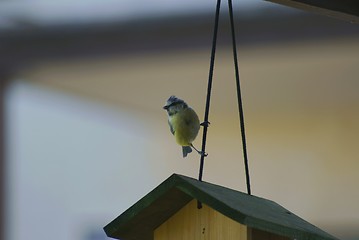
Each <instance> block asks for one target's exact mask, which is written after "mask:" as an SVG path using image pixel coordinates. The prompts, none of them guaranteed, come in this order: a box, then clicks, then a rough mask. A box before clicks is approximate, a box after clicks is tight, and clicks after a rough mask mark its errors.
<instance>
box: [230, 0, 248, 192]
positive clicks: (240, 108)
mask: <svg viewBox="0 0 359 240" xmlns="http://www.w3.org/2000/svg"><path fill="white" fill-rule="evenodd" d="M228 10H229V18H230V21H231V32H232V49H233V61H234V68H235V73H236V85H237V99H238V112H239V119H240V127H241V133H242V146H243V157H244V166H245V173H246V183H247V192H248V194H249V195H251V183H250V178H249V167H248V157H247V144H246V134H245V129H244V114H243V104H242V95H241V84H240V78H239V70H238V58H237V46H236V37H235V30H234V29H235V28H234V20H233V6H232V0H228Z"/></svg>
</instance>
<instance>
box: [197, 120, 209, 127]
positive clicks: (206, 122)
mask: <svg viewBox="0 0 359 240" xmlns="http://www.w3.org/2000/svg"><path fill="white" fill-rule="evenodd" d="M209 124H211V123H210V122H208V121H204V122H202V123H201V124H199V125H201V126H203V127H208V126H209Z"/></svg>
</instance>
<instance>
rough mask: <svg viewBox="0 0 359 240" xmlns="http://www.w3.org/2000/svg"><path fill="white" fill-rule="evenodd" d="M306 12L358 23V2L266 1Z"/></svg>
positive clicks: (349, 0)
mask: <svg viewBox="0 0 359 240" xmlns="http://www.w3.org/2000/svg"><path fill="white" fill-rule="evenodd" d="M266 1H269V2H275V3H279V4H282V5H285V6H289V7H294V8H299V9H302V10H305V11H308V12H315V13H319V14H322V15H326V16H330V17H334V18H339V19H342V20H345V21H349V22H352V23H357V24H358V23H359V2H358V0H266Z"/></svg>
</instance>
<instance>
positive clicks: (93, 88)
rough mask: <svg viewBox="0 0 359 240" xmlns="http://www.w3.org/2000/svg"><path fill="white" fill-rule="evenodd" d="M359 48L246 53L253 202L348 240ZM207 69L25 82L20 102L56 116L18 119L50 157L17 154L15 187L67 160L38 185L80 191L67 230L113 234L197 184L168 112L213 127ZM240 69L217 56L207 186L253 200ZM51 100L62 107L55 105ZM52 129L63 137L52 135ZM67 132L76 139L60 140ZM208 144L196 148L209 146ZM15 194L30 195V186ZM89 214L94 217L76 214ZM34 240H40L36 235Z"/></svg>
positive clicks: (189, 63)
mask: <svg viewBox="0 0 359 240" xmlns="http://www.w3.org/2000/svg"><path fill="white" fill-rule="evenodd" d="M357 41H358V39H356V38H355V39H352V38H338V39H332V40H325V41H324V40H321V41H307V42H292V43H286V44H270V45H268V46H265V45H259V46H257V45H255V46H247V47H240V48H239V59H240V71H241V81H242V91H243V101H244V110H245V119H246V131H247V139H248V140H247V141H248V151H249V166H250V173H251V181H252V189H253V194H254V195H257V196H261V197H265V198H269V199H271V200H274V201H276V202H278V203H279V204H281V205H283V206H284V207H286V208H288V209H290V210H291V211H293V212H294V213H296V214H298V215H299V216H301V217H303V218H304V219H306V220H308V221H309V222H311V223H313V224H315V225H317V226H319V227H321V228H323V229H324V230H326V231H328V232H329V233H331V234H333V235H335V236H337V237H339V238H343V239H350V238H353V236H354V237H355V236H359V232H358V230H357V228H356V227H355V226H358V224H359V217H358V216H359V214H358V213H359V206H358V204H357V203H358V202H359V191H358V190H357V184H358V182H359V175H358V174H357V170H358V168H359V162H358V158H359V150H358V147H357V146H358V142H359V141H358V140H359V139H358V138H359V137H358V136H359V124H358V123H359V94H358V89H359V82H358V81H357V80H358V77H357V76H358V73H359V70H358V68H357V66H358V63H359V58H358V52H359V45H358V44H357ZM208 64H209V51H207V50H203V49H198V50H193V49H191V50H188V51H178V52H176V51H174V52H162V53H159V54H150V53H144V54H136V55H133V56H129V55H126V57H121V56H113V57H109V58H97V59H88V60H73V61H71V60H69V61H66V62H64V61H52V62H49V63H43V64H37V65H35V66H32V68H30V69H26V70H24V71H22V72H21V73H20V74H19V78H21V79H23V81H21V82H20V83H18V84H19V85H18V86H16V84H15V87H14V89H15V90H14V92H12V93H11V94H15V95H16V94H19V93H17V91H19V90H16V89H20V90H21V91H22V94H25V95H26V94H27V92H30V93H31V92H33V91H35V93H34V92H33V93H32V94H30V95H32V96H33V97H31V98H35V99H37V100H36V101H35V102H36V104H35V105H36V106H37V107H39V106H41V108H43V110H44V111H45V112H46V111H47V112H48V113H47V115H48V117H44V118H43V117H41V115H38V114H37V113H36V112H33V113H31V111H35V110H34V109H32V108H34V106H32V107H30V106H28V108H27V111H28V114H21V113H20V112H19V113H17V114H15V115H14V114H12V115H11V114H10V116H12V118H14V119H15V120H16V121H15V123H12V124H14V126H13V128H15V129H16V128H17V127H18V126H17V125H16V124H21V126H22V127H23V129H22V130H23V131H24V132H23V133H20V132H19V134H20V136H22V137H24V138H25V139H26V135H24V136H23V135H21V134H26V131H27V130H28V132H27V134H28V135H27V138H29V139H28V141H29V142H30V141H31V146H32V147H31V151H34V150H35V149H37V150H36V151H38V152H40V153H41V152H43V150H42V149H43V148H45V149H50V150H51V149H52V150H51V151H50V150H49V151H48V155H45V156H42V155H41V154H40V155H36V154H35V155H27V156H20V157H19V156H16V154H15V153H16V152H22V150H21V149H25V150H24V151H25V153H26V147H27V146H26V144H24V145H19V146H20V149H16V150H13V153H14V155H13V159H12V160H13V162H14V163H13V165H12V168H13V169H12V171H13V173H14V177H13V183H16V182H17V178H16V177H23V178H24V179H28V180H26V181H25V180H24V181H25V182H27V183H30V182H31V181H29V180H30V179H31V178H32V176H31V174H33V173H34V172H33V171H30V168H21V169H22V170H21V171H20V170H19V169H17V167H16V166H17V165H16V164H20V165H21V161H25V162H26V163H27V164H29V165H31V166H32V167H34V168H36V169H37V171H39V172H42V173H44V172H48V171H49V168H53V167H54V165H52V164H49V162H48V161H51V158H54V159H58V160H57V161H58V162H56V166H57V167H56V168H57V169H60V170H61V171H63V174H62V172H59V173H57V174H52V177H50V180H48V179H49V178H48V177H49V176H47V175H46V174H40V175H38V174H36V178H37V181H38V182H37V183H34V184H35V185H36V184H38V183H39V182H44V181H46V182H47V184H48V188H46V189H47V190H49V191H51V188H52V187H51V186H53V181H54V182H55V183H56V184H55V186H56V189H62V188H64V189H68V188H69V189H71V190H69V192H66V191H65V192H61V193H63V194H66V195H73V194H76V195H77V196H76V197H75V196H72V197H65V198H66V199H67V200H64V201H69V202H68V203H64V202H63V201H62V200H61V198H62V197H63V195H62V194H60V193H59V195H58V196H57V197H56V199H58V204H60V205H61V204H65V205H67V204H69V205H70V206H71V207H65V209H67V211H68V213H69V214H68V215H66V216H65V217H62V218H61V219H62V221H63V222H64V223H65V222H66V223H69V222H71V223H73V224H71V225H72V226H74V227H72V228H77V227H79V222H81V221H80V219H82V217H84V216H86V217H85V218H86V220H84V221H85V222H86V221H87V222H91V221H90V220H89V219H88V217H90V218H91V217H92V218H99V219H102V220H103V221H104V222H101V221H100V223H98V222H96V221H95V222H94V223H92V224H94V225H95V226H97V224H106V223H107V222H109V221H110V220H112V219H113V218H114V217H116V216H117V215H119V214H120V213H121V211H123V210H125V209H126V208H127V207H129V206H130V205H131V204H133V203H134V202H135V201H137V200H138V199H139V198H140V197H142V196H143V195H144V194H146V193H147V192H148V191H150V190H151V189H152V188H154V187H155V186H157V184H159V183H160V182H161V181H163V180H164V179H165V178H166V177H168V176H169V175H170V174H172V173H173V172H176V173H181V174H185V175H188V176H191V177H194V178H196V177H197V172H198V165H199V164H198V160H199V156H198V155H196V154H194V153H193V154H191V155H190V156H189V157H188V158H187V159H182V157H181V150H180V147H178V146H177V145H176V144H175V142H174V140H173V139H172V136H171V134H170V133H169V129H168V126H167V119H166V114H165V112H164V111H163V110H162V108H161V107H162V106H163V104H164V102H165V100H166V99H167V98H168V96H170V95H172V94H175V95H177V96H179V97H181V98H184V99H185V100H186V101H187V102H188V103H189V104H190V105H191V106H192V107H193V108H195V109H196V110H197V111H198V113H199V115H200V118H201V119H203V111H204V104H205V102H204V101H205V94H206V86H207V74H208ZM232 64H233V63H232V56H231V51H230V49H228V48H226V47H221V48H219V49H218V53H217V59H216V66H215V72H214V83H213V95H212V105H211V112H210V122H211V125H210V128H209V133H208V146H207V151H208V153H209V156H208V158H206V164H205V171H204V180H205V181H209V182H213V183H216V184H220V185H224V186H228V187H231V188H235V189H238V190H241V191H244V192H245V180H244V179H245V177H244V168H243V163H242V152H241V143H240V132H239V122H238V112H237V106H236V95H235V94H236V93H235V90H234V89H235V81H234V71H233V65H232ZM19 86H20V87H19ZM36 92H38V93H40V92H45V96H42V97H38V94H37V93H36ZM11 94H10V95H11ZM20 95H21V94H20ZM41 95H44V93H40V96H41ZM53 96H57V97H55V99H60V100H59V102H60V103H59V104H56V103H55V104H54V103H53V101H54V100H51V99H53V98H54V97H53ZM31 98H30V100H31ZM49 99H50V100H49ZM23 101H25V102H27V100H23ZM25 102H24V103H25ZM55 102H57V100H56V101H55ZM78 102H80V104H79V103H78ZM29 103H31V101H30V102H29ZM19 111H20V110H19ZM51 112H53V113H51ZM53 114H54V116H52V115H53ZM79 116H80V117H79ZM22 117H24V118H22ZM31 117H35V120H33V121H35V122H36V124H37V125H36V126H38V129H37V130H36V133H35V132H33V131H34V129H33V124H34V123H31V122H29V120H25V118H31ZM67 118H69V120H66V119H67ZM52 121H54V122H53V123H56V124H55V126H54V125H49V126H47V125H48V124H49V122H52ZM68 121H70V123H68ZM72 121H75V123H71V122H72ZM12 122H14V121H12ZM46 126H47V127H46ZM56 129H57V130H56ZM55 130H56V131H55ZM18 131H20V130H18ZM53 131H54V132H53ZM57 131H59V132H57ZM61 132H62V133H64V132H66V134H67V136H62V137H61V135H60V137H58V134H60V133H61ZM39 134H40V135H39ZM42 135H43V136H42ZM39 136H42V137H39ZM20 139H23V138H20V137H19V138H18V139H15V140H14V141H15V142H13V144H14V145H17V142H16V141H20ZM76 139H77V140H76ZM200 139H201V137H198V139H197V140H196V142H195V145H197V146H200ZM23 141H25V140H23ZM72 141H74V142H72ZM59 147H61V148H59ZM53 148H55V149H60V150H57V151H59V152H57V151H56V150H54V149H53ZM28 151H30V150H29V149H28ZM84 152H87V154H85V153H84ZM56 153H57V156H53V154H56ZM88 156H91V158H90V160H89V159H88ZM40 157H41V158H43V160H40ZM19 159H20V160H19ZM21 159H22V160H21ZM61 159H62V160H61ZM32 161H35V162H36V164H38V165H36V166H34V165H33V164H32ZM45 163H46V164H45ZM19 171H20V172H19ZM56 171H58V170H56ZM83 171H85V172H86V174H84V172H83ZM63 178H65V179H68V180H67V181H63ZM45 179H47V180H45ZM61 179H62V180H61ZM15 187H17V190H15V191H18V193H19V194H20V192H21V189H22V186H20V185H15ZM28 187H29V188H28V189H34V186H28ZM15 189H16V188H15ZM46 194H50V193H46ZM21 196H23V195H20V197H21ZM28 196H33V197H34V199H33V201H34V202H36V201H38V200H37V198H42V196H41V195H38V196H36V195H35V196H34V195H33V193H32V192H31V191H30V192H29V193H28ZM92 196H93V197H92ZM13 198H15V196H13ZM92 198H93V199H92ZM22 199H23V201H25V202H27V200H25V197H22ZM91 199H92V200H91ZM95 199H97V200H95ZM25 202H24V203H22V202H15V203H14V205H13V208H12V209H13V210H14V209H19V210H17V211H19V212H15V213H16V214H17V215H16V216H17V218H19V219H20V218H22V217H23V214H25V213H26V211H25V212H22V211H21V209H22V208H25V206H26V208H27V206H28V205H26V204H25ZM79 206H82V207H83V206H87V208H84V209H83V211H73V210H74V209H78V207H79ZM52 207H53V206H52V205H51V206H49V208H50V209H51V208H52ZM65 212H66V211H65ZM73 212H77V213H78V214H77V215H76V219H78V221H75V222H76V223H74V222H72V221H68V219H72V220H73V219H74V218H73ZM28 214H29V215H28V218H27V219H28V220H27V221H25V222H23V225H20V228H21V227H24V228H25V226H26V225H27V224H29V222H30V221H32V220H33V218H35V219H36V217H35V216H36V214H35V212H30V213H28ZM47 214H48V212H45V213H44V218H46V216H47ZM49 215H50V214H49ZM39 221H40V222H41V221H42V220H41V219H40V220H39ZM73 221H74V220H73ZM13 223H14V222H13ZM14 224H15V223H14ZM40 226H41V225H40ZM63 227H64V226H63ZM64 228H65V229H67V228H66V227H64ZM95 228H96V227H95ZM73 231H75V230H74V229H73ZM26 234H29V232H26ZM30 234H32V236H37V233H36V232H31V230H30ZM68 234H69V235H68V236H70V235H71V233H68ZM16 236H22V235H21V233H17V235H16ZM13 239H17V238H13ZM353 239H354V238H353Z"/></svg>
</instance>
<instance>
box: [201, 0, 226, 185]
mask: <svg viewBox="0 0 359 240" xmlns="http://www.w3.org/2000/svg"><path fill="white" fill-rule="evenodd" d="M220 6H221V0H217V7H216V16H215V21H214V32H213V41H212V52H211V62H210V67H209V76H208V87H207V100H206V109H205V114H204V122H203V124H202V125H203V137H202V155H201V162H200V167H199V175H198V180H199V181H202V176H203V166H204V158H205V156H206V155H205V152H206V139H207V129H208V124H209V122H208V115H209V106H210V101H211V91H212V78H213V69H214V59H215V56H216V45H217V32H218V21H219V10H220Z"/></svg>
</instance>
